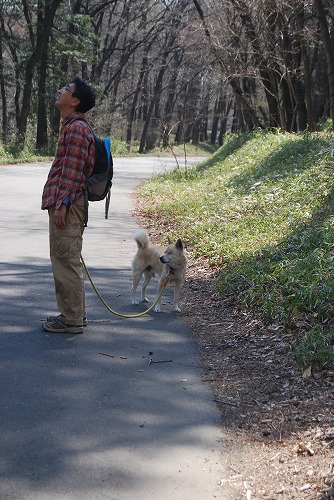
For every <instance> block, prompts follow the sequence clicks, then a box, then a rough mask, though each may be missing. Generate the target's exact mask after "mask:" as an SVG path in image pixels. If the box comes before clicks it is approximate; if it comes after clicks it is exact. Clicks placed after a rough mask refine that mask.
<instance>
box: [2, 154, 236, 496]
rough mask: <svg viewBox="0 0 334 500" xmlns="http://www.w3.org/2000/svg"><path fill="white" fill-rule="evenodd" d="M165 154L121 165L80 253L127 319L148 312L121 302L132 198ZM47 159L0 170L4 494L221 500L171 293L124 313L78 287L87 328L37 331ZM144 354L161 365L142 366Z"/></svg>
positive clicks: (218, 463) (211, 429) (45, 304)
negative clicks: (159, 302) (158, 303)
mask: <svg viewBox="0 0 334 500" xmlns="http://www.w3.org/2000/svg"><path fill="white" fill-rule="evenodd" d="M169 161H170V162H171V163H168V160H163V159H156V158H145V159H125V158H123V159H117V160H116V161H115V164H116V165H115V180H114V188H113V196H112V203H111V207H110V218H109V220H105V219H104V204H103V202H100V203H95V204H91V207H90V220H89V224H88V228H87V229H86V232H85V235H84V251H83V255H84V258H85V261H86V264H87V266H88V267H89V269H90V271H91V274H92V276H93V278H94V280H95V282H96V284H97V286H98V289H99V291H100V293H101V294H102V296H103V297H104V298H105V300H106V301H107V302H108V303H109V304H110V306H111V307H113V308H114V309H116V310H118V311H120V312H123V313H130V314H131V313H134V312H137V311H139V310H144V305H141V306H139V307H137V308H135V307H134V306H131V303H130V288H131V272H130V265H131V259H132V257H133V255H134V252H135V250H136V244H135V242H134V241H133V239H132V234H133V231H134V230H135V229H136V228H137V222H136V220H135V219H134V218H133V217H132V215H131V197H130V193H131V191H132V190H133V189H134V187H135V186H136V185H138V183H139V182H141V181H142V180H144V179H146V178H148V177H149V176H150V175H152V174H153V173H155V172H159V171H162V170H164V169H165V168H171V167H172V166H173V163H172V160H169ZM49 167H50V165H49V164H47V163H43V164H29V165H21V166H0V183H1V186H2V194H1V201H0V203H1V210H0V231H1V243H0V245H1V264H0V271H1V272H0V300H1V302H0V314H1V323H0V356H1V365H0V370H1V385H0V394H1V404H0V423H1V425H0V442H1V454H0V474H1V478H0V499H1V500H4V499H8V500H15V499H27V500H28V499H29V500H39V499H41V500H49V499H50V500H58V499H59V500H67V499H68V500H79V499H80V500H83V499H84V500H85V499H87V500H95V499H109V500H122V499H135V500H142V499H146V500H147V499H153V498H154V499H160V500H167V499H173V500H187V499H191V500H194V499H195V500H196V499H199V500H203V499H211V498H219V499H227V498H230V497H229V495H228V492H227V491H226V490H225V489H224V487H222V486H221V480H222V479H224V478H226V477H227V474H226V472H225V470H224V466H223V462H224V460H223V457H222V452H223V451H224V450H223V444H222V438H223V436H222V435H221V431H220V430H219V425H218V424H219V421H220V414H219V412H218V410H217V408H216V406H215V405H214V403H213V402H212V395H211V393H210V389H209V387H208V386H207V384H205V383H203V382H202V381H201V378H200V372H199V370H198V358H197V352H196V348H195V346H194V343H193V340H192V337H191V333H190V331H189V329H188V327H187V326H186V324H185V323H184V321H183V320H182V316H181V315H179V314H176V313H172V312H171V305H170V303H169V302H170V300H171V290H167V291H166V292H165V295H164V300H163V304H164V305H163V312H162V313H161V314H155V313H153V312H151V313H149V314H148V315H146V316H144V317H142V318H138V319H131V320H128V319H121V318H118V317H116V316H112V315H111V314H110V313H109V312H108V311H107V310H106V309H104V307H103V306H102V305H101V303H100V302H99V300H98V299H97V297H96V295H95V294H94V292H93V290H92V288H91V286H90V284H89V283H88V282H87V287H86V289H87V305H88V317H89V319H90V320H91V321H90V323H89V325H88V327H87V328H86V329H85V333H84V335H78V336H73V335H72V336H71V335H64V334H63V335H61V334H58V335H55V334H48V333H46V332H43V331H42V329H41V320H42V319H44V318H45V317H46V316H47V315H48V314H52V313H55V312H56V311H55V302H54V289H53V281H52V274H51V270H50V263H49V256H48V228H47V224H48V221H47V213H46V212H43V211H41V210H40V197H41V191H42V187H43V185H44V182H45V179H46V176H47V173H48V170H49ZM155 288H156V283H154V287H153V288H151V289H150V295H151V298H152V299H153V297H154V292H155ZM149 352H153V360H154V361H168V362H165V363H152V364H149V363H148V353H149ZM170 360H172V361H171V362H170Z"/></svg>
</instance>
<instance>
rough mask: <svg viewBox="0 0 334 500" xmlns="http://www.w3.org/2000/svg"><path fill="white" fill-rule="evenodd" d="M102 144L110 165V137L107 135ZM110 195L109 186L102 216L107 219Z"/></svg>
mask: <svg viewBox="0 0 334 500" xmlns="http://www.w3.org/2000/svg"><path fill="white" fill-rule="evenodd" d="M104 144H105V146H106V150H107V154H108V165H109V166H110V162H111V159H110V149H111V143H110V137H109V136H108V137H106V138H105V139H104ZM110 196H111V192H110V188H109V191H108V193H107V196H106V204H105V210H104V217H105V219H108V213H109V205H110Z"/></svg>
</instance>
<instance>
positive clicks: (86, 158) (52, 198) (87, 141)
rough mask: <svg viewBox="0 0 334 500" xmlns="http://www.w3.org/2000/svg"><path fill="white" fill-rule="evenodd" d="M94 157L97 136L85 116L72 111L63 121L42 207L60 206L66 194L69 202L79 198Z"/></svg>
mask: <svg viewBox="0 0 334 500" xmlns="http://www.w3.org/2000/svg"><path fill="white" fill-rule="evenodd" d="M78 118H80V120H78ZM94 160H95V141H94V135H93V132H92V131H91V129H90V126H89V125H88V123H87V121H86V118H85V115H84V114H83V113H79V112H75V113H71V114H70V115H68V116H67V117H66V118H65V119H64V121H63V124H62V128H61V132H60V137H59V141H58V146H57V150H56V155H55V159H54V161H53V163H52V165H51V169H50V172H49V175H48V178H47V181H46V183H45V186H44V190H43V196H42V210H45V209H46V208H48V207H50V206H52V205H55V207H56V208H59V207H60V206H61V204H62V202H63V201H64V200H65V199H66V198H67V197H68V199H69V205H72V204H73V203H74V202H75V201H76V200H77V199H78V198H80V196H82V195H83V191H84V184H85V179H86V178H87V177H89V176H90V175H91V173H92V170H93V165H94Z"/></svg>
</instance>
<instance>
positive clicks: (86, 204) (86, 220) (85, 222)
mask: <svg viewBox="0 0 334 500" xmlns="http://www.w3.org/2000/svg"><path fill="white" fill-rule="evenodd" d="M84 197H85V214H84V224H85V227H87V224H88V188H87V184H86V183H85V187H84Z"/></svg>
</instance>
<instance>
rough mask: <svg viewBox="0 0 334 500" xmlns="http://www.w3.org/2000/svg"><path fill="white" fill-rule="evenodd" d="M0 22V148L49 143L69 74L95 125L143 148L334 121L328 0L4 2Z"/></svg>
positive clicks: (333, 20)
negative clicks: (88, 93) (91, 91)
mask: <svg viewBox="0 0 334 500" xmlns="http://www.w3.org/2000/svg"><path fill="white" fill-rule="evenodd" d="M0 23H1V31H0V90H1V101H0V106H1V125H2V133H1V140H2V142H3V143H4V144H8V143H13V142H15V143H16V144H18V145H19V146H20V147H23V146H24V144H25V141H26V139H27V134H29V135H30V136H32V137H33V138H34V141H35V144H36V147H37V148H38V149H41V148H46V147H47V146H48V144H50V143H52V140H53V138H54V137H55V136H57V134H58V127H59V115H58V113H57V111H56V110H55V107H54V99H55V94H56V92H57V89H58V88H60V87H62V86H63V85H65V84H67V83H68V82H69V81H70V80H71V79H72V78H73V77H74V76H76V75H79V76H81V77H82V78H83V79H84V80H86V81H87V82H88V83H90V84H92V85H93V87H94V88H95V90H96V91H97V94H98V97H99V99H98V105H97V106H96V108H95V110H94V111H93V113H92V114H91V115H90V116H91V120H92V123H93V124H94V127H95V129H96V130H97V132H98V133H100V134H103V133H110V134H111V135H112V136H113V137H115V138H118V139H120V140H122V141H124V142H126V143H127V144H128V145H129V147H130V145H133V144H136V145H138V150H139V152H145V151H148V150H150V149H152V148H153V147H155V146H157V145H160V146H167V145H168V143H169V142H170V141H171V140H173V141H175V142H176V143H183V142H189V141H192V142H193V143H195V144H196V143H198V142H200V141H205V140H209V141H211V143H212V144H215V143H219V144H222V142H223V137H224V134H225V133H226V132H229V131H237V130H243V131H245V130H251V129H254V128H258V127H261V128H267V127H278V128H281V129H282V130H287V131H303V130H305V129H309V130H310V131H314V130H316V124H317V123H319V122H320V121H321V120H322V121H325V120H326V119H328V118H330V119H331V122H332V123H333V122H334V4H333V2H332V0H312V1H307V0H303V1H300V0H289V1H286V0H252V1H250V0H224V1H223V0H193V1H190V0H146V1H145V2H142V1H139V0H69V1H66V2H65V1H63V0H1V1H0Z"/></svg>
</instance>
